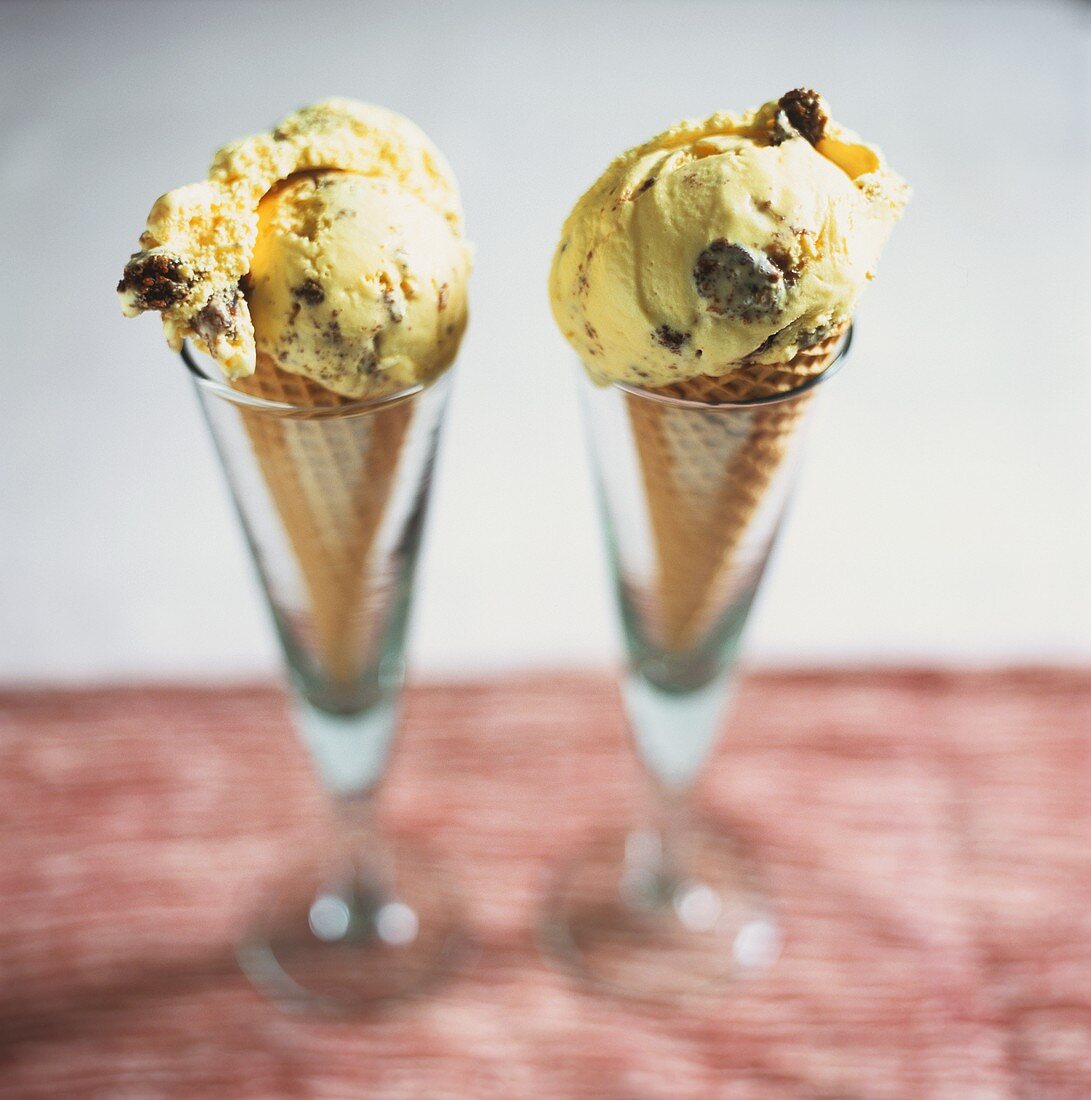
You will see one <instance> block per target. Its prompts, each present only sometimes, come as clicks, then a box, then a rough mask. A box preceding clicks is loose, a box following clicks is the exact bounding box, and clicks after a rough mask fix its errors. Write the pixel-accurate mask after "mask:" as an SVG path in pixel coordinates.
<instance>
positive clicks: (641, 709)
mask: <svg viewBox="0 0 1091 1100" xmlns="http://www.w3.org/2000/svg"><path fill="white" fill-rule="evenodd" d="M850 340H851V331H850V332H849V333H848V334H847V336H846V338H845V339H844V341H843V342H842V343H841V344H840V346H839V347H837V348H836V349H835V351H834V352H833V353H831V355H830V358H829V360H828V361H827V362H826V363H825V365H824V369H822V370H821V373H817V374H814V375H813V376H811V377H810V378H808V379H807V380H805V381H803V382H801V384H800V385H799V386H798V387H797V388H795V389H793V390H791V391H790V392H786V393H780V394H776V395H772V396H766V397H761V398H757V399H753V400H747V401H734V402H723V403H711V404H710V403H708V399H707V398H703V397H676V396H667V395H665V394H664V393H662V392H655V391H651V390H643V389H640V388H638V387H635V386H628V385H623V384H615V385H611V386H605V387H600V386H596V385H594V384H593V383H592V382H590V380H589V379H588V378H587V377H586V374H585V372H584V371H582V370H581V371H580V374H581V377H582V378H583V382H582V385H581V394H582V398H583V406H584V412H585V421H586V425H587V432H588V438H589V444H590V451H591V457H592V466H593V469H594V474H595V478H596V482H597V490H598V499H599V503H600V510H601V517H602V524H603V528H604V532H605V535H606V546H607V553H608V558H609V563H610V566H611V575H612V577H613V581H614V591H615V595H616V598H617V604H618V608H619V611H620V619H621V625H622V631H623V636H624V643H625V655H626V662H625V672H624V677H623V681H622V696H623V699H624V704H625V709H626V713H627V717H628V723H629V727H630V730H631V733H632V737H633V741H634V744H635V748H636V751H637V755H638V757H639V759H640V761H641V763H642V765H643V771H644V773H645V775H646V778H647V787H648V798H647V807H646V813H645V815H644V818H643V820H641V821H639V822H637V823H636V824H634V825H633V826H632V827H631V828H628V829H625V830H620V831H618V832H615V833H606V834H603V835H602V836H600V837H598V838H595V839H594V840H593V841H592V842H591V843H589V845H588V847H587V849H586V850H585V851H584V852H582V853H581V854H580V856H579V857H578V858H577V859H575V860H574V861H572V862H571V863H569V864H568V865H566V866H563V867H562V868H561V869H560V870H559V872H558V874H557V876H556V878H555V881H554V883H553V888H552V891H551V893H550V896H549V898H548V900H547V903H546V908H545V910H544V913H543V917H542V922H541V937H542V941H543V946H544V948H545V949H546V951H547V952H548V953H549V954H550V955H551V956H552V957H554V958H555V959H558V960H560V961H561V962H562V963H563V964H564V965H566V966H567V967H569V968H571V969H572V970H574V971H575V972H576V973H577V974H579V975H580V976H581V977H583V978H584V979H586V980H588V981H590V982H593V983H595V984H597V985H599V986H601V987H604V988H607V989H610V990H612V991H614V992H619V993H625V994H632V995H635V996H645V997H652V998H662V997H669V998H678V997H685V996H687V995H703V994H707V993H710V992H715V991H716V990H718V989H720V988H721V987H722V985H723V983H724V982H725V981H726V980H729V979H730V978H732V977H733V976H736V975H739V974H741V973H745V972H747V971H752V970H754V969H760V968H761V967H764V966H766V965H768V964H769V963H771V962H772V961H773V960H774V959H775V958H776V955H777V953H778V951H779V943H780V937H779V932H778V929H777V926H776V923H775V920H774V916H773V911H772V907H771V905H770V903H769V901H768V900H767V897H766V893H765V891H764V889H763V887H762V883H761V875H760V872H759V869H758V868H757V867H756V865H755V864H754V862H753V860H751V859H750V858H749V857H748V856H747V855H746V853H745V852H744V851H743V847H742V845H741V843H740V842H739V841H738V839H737V838H735V837H734V836H733V835H732V834H731V833H730V831H729V830H726V829H723V828H719V827H716V826H715V825H713V824H711V823H709V822H699V821H697V820H696V818H695V816H694V814H693V813H692V811H691V805H690V803H691V799H690V792H691V790H692V787H693V784H694V780H695V779H696V777H697V775H698V773H699V771H700V769H701V766H702V765H703V763H704V762H705V760H706V759H707V758H708V756H709V754H710V752H711V750H712V748H713V746H714V745H715V743H716V740H717V737H718V734H719V732H720V729H721V726H722V725H723V722H724V719H725V717H726V715H727V712H728V709H729V704H730V701H731V697H732V693H733V690H734V686H735V668H736V662H737V658H738V654H739V647H740V641H741V638H742V634H743V628H744V627H745V625H746V620H747V616H748V614H749V612H750V608H751V605H752V603H753V601H754V597H755V595H756V593H757V591H758V587H759V585H760V583H761V578H762V574H763V572H764V569H765V565H766V562H767V561H768V558H769V554H770V551H771V550H772V547H773V544H774V541H775V539H776V535H777V532H778V529H779V526H780V523H781V519H782V516H783V514H784V508H785V504H786V502H787V500H788V497H789V494H790V491H791V487H792V484H793V479H794V475H795V471H796V468H797V463H798V458H799V447H800V443H801V440H802V435H803V428H804V425H805V422H806V419H807V414H808V412H809V410H810V407H811V404H812V399H813V397H814V396H815V394H816V391H817V390H818V388H819V387H820V386H821V385H822V384H823V383H824V382H825V381H826V380H827V379H829V378H830V377H832V375H833V374H834V373H835V372H836V370H837V369H838V367H839V366H840V364H841V362H842V360H843V358H844V355H845V353H846V351H847V350H848V345H849V342H850Z"/></svg>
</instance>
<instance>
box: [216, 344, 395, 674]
mask: <svg viewBox="0 0 1091 1100" xmlns="http://www.w3.org/2000/svg"><path fill="white" fill-rule="evenodd" d="M232 386H233V387H234V388H235V389H237V390H240V391H241V392H243V393H246V394H249V395H250V396H252V397H259V398H262V399H264V400H266V401H277V402H282V403H286V404H290V405H294V406H297V407H300V408H314V409H323V408H329V407H341V406H345V405H350V404H353V403H354V401H353V399H350V398H345V397H341V396H339V395H338V394H335V393H332V392H331V391H329V390H327V389H325V388H323V387H322V386H319V385H318V384H317V383H315V382H312V381H311V380H310V379H308V378H305V377H303V376H301V375H297V374H290V373H288V372H287V371H283V370H281V369H280V368H279V367H277V366H276V365H275V364H274V363H273V362H272V360H270V359H269V358H268V357H266V356H264V355H260V354H259V356H258V365H257V371H256V372H255V373H254V374H253V375H251V376H250V377H248V378H244V379H241V380H236V381H233V382H232ZM240 414H241V416H242V418H243V422H244V424H245V426H246V430H247V433H248V434H249V436H250V443H251V446H252V447H253V450H254V454H255V456H256V457H257V460H258V464H259V466H260V467H261V472H262V476H263V477H264V479H265V483H266V485H267V486H268V489H269V493H270V496H271V497H272V500H273V503H274V505H275V507H276V510H277V512H278V514H279V516H280V519H281V522H282V524H283V527H284V531H285V533H286V535H287V538H288V542H289V544H290V546H291V549H292V552H293V554H294V555H295V558H296V562H297V564H298V566H299V572H300V576H301V579H302V582H303V586H304V589H305V593H304V594H305V598H306V603H307V611H308V613H309V614H308V616H307V618H308V619H309V623H305V624H303V627H304V629H305V630H307V631H308V632H309V633H310V635H311V636H310V637H309V638H308V639H307V642H308V643H309V645H310V647H311V648H313V650H314V651H315V652H316V653H317V654H318V657H319V660H320V662H321V670H320V671H321V673H322V675H323V676H324V677H325V678H326V679H327V680H328V681H329V682H330V683H332V684H335V685H347V684H349V683H351V681H352V680H353V679H354V678H355V677H356V676H358V675H359V673H360V672H361V671H362V666H363V664H364V663H365V661H366V660H367V655H368V654H369V653H370V651H371V650H372V648H373V647H372V645H371V641H372V640H373V639H372V634H374V633H377V632H378V631H380V630H381V628H382V624H381V623H376V622H374V621H373V620H374V615H373V614H369V612H370V611H372V608H370V606H369V604H370V603H371V594H372V592H373V591H374V587H375V586H374V579H375V578H374V572H375V564H374V560H373V558H374V550H375V547H376V541H377V537H378V534H379V531H380V528H381V525H382V522H383V518H384V516H385V514H386V511H387V506H388V504H389V502H390V498H391V495H392V492H393V489H394V483H395V477H396V475H397V470H398V463H399V458H400V456H401V452H402V448H403V445H404V443H405V439H406V434H407V429H408V427H409V422H410V418H411V416H412V403H411V402H408V401H395V402H391V403H390V404H389V405H379V406H377V407H376V408H374V409H373V410H372V411H370V412H362V413H360V414H357V415H352V416H345V417H337V416H322V417H315V418H313V419H308V418H307V417H306V416H305V415H303V416H298V415H293V416H281V415H276V414H271V413H270V412H268V411H265V410H262V409H256V408H247V407H246V406H241V407H240Z"/></svg>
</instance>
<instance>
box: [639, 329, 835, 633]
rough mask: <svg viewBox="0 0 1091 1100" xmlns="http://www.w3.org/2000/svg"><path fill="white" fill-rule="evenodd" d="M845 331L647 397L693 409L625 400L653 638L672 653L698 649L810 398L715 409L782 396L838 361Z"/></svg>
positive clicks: (655, 391)
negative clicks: (646, 552)
mask: <svg viewBox="0 0 1091 1100" xmlns="http://www.w3.org/2000/svg"><path fill="white" fill-rule="evenodd" d="M843 336H844V330H840V331H838V332H836V333H832V334H831V335H830V336H828V337H827V338H826V339H825V340H823V341H822V342H821V343H819V344H816V345H814V346H813V347H811V348H808V349H806V350H803V351H800V352H798V353H797V354H796V355H795V357H794V358H793V359H791V360H790V361H789V362H787V363H778V364H774V365H762V364H749V365H745V366H741V367H740V368H739V369H738V370H735V371H732V372H731V373H730V374H729V375H726V376H724V377H722V378H713V377H709V376H699V377H697V378H693V379H689V380H687V381H685V382H676V383H673V384H671V385H669V386H662V387H659V388H657V389H655V390H651V391H649V392H651V393H654V394H660V395H662V396H664V397H670V398H678V399H681V400H685V401H688V402H699V403H701V404H705V405H708V406H710V408H709V410H708V411H707V412H705V411H703V410H701V409H699V408H694V407H693V406H692V405H676V404H672V403H670V402H665V401H655V400H650V399H648V398H647V397H642V396H640V395H638V394H635V393H629V394H628V395H627V400H628V408H629V417H630V422H631V424H632V429H633V437H634V441H635V444H636V449H637V453H638V455H639V458H640V466H641V472H642V475H643V480H644V489H645V493H646V498H647V504H648V511H649V516H650V519H651V525H652V531H653V535H654V539H655V552H656V559H657V560H656V591H655V593H654V596H655V598H654V600H653V608H654V613H653V616H652V621H653V622H654V623H655V629H656V631H657V633H658V638H657V641H658V642H659V644H661V645H662V646H663V647H664V648H665V649H667V650H670V651H680V650H684V649H687V648H689V647H691V646H693V645H695V644H697V643H699V642H700V640H701V638H702V636H703V633H704V631H705V630H707V629H708V627H709V625H710V624H711V622H712V621H713V620H714V618H715V614H716V610H717V608H718V607H719V604H720V602H721V600H720V597H721V594H722V592H723V590H724V588H725V587H726V586H727V585H729V584H730V583H731V582H732V580H733V578H734V575H735V572H736V569H737V564H736V561H735V559H736V552H737V550H738V548H739V546H740V544H741V543H742V541H743V539H744V538H745V536H746V533H747V529H748V526H749V525H750V523H751V521H752V519H753V517H754V515H755V513H756V512H757V510H758V507H759V505H760V504H761V502H762V500H763V498H764V495H765V492H766V490H767V489H768V487H769V485H770V483H771V482H772V480H773V478H774V476H775V475H776V473H777V470H778V469H779V468H780V465H781V463H782V462H783V460H784V458H785V456H786V454H787V452H788V448H789V444H790V443H791V440H792V436H793V434H794V432H795V431H796V429H797V428H798V427H799V425H800V423H801V421H802V418H803V414H804V412H805V411H806V407H807V404H808V403H809V400H810V395H809V394H803V395H801V396H800V397H798V398H796V399H794V400H792V401H785V402H779V403H774V404H770V405H767V406H761V405H758V406H756V407H754V408H753V410H752V412H751V413H750V415H749V416H747V417H744V418H732V417H728V416H724V415H723V414H722V413H718V412H716V411H715V408H714V407H715V406H717V405H723V404H725V403H726V404H734V403H739V402H749V401H754V400H758V399H760V398H764V397H770V396H773V395H776V394H785V393H789V392H790V391H792V390H794V389H797V388H798V387H800V386H801V385H803V384H804V383H805V382H806V381H807V379H808V378H811V377H814V376H815V375H818V374H821V373H822V372H823V371H824V370H826V368H827V367H828V366H829V365H830V364H831V363H832V362H833V361H834V360H835V359H836V358H837V355H838V353H839V351H840V348H841V343H842V338H843Z"/></svg>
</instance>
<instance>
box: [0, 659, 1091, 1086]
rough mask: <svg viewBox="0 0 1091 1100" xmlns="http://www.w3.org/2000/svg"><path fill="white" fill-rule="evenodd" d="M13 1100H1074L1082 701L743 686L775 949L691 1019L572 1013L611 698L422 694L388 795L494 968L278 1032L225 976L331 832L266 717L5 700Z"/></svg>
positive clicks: (815, 676) (225, 695)
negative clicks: (553, 944) (559, 967)
mask: <svg viewBox="0 0 1091 1100" xmlns="http://www.w3.org/2000/svg"><path fill="white" fill-rule="evenodd" d="M0 758H2V759H0V829H2V832H0V836H2V852H0V855H2V860H0V1095H3V1096H5V1097H47V1096H48V1097H84V1096H91V1097H126V1098H130V1097H141V1098H143V1097H187V1098H188V1097H202V1098H208V1097H231V1098H232V1100H239V1098H244V1097H254V1098H259V1097H260V1098H263V1100H274V1098H279V1097H297V1096H298V1097H304V1096H307V1097H344V1096H366V1097H375V1098H388V1097H389V1098H395V1097H397V1098H401V1097H406V1098H409V1097H413V1098H415V1097H422V1098H429V1100H442V1098H446V1097H488V1098H491V1097H498V1098H499V1097H504V1098H507V1097H609V1098H618V1100H622V1098H624V1100H629V1098H634V1100H636V1098H640V1100H644V1098H647V1100H652V1098H656V1100H658V1098H661V1097H662V1098H667V1097H670V1098H680V1100H688V1098H691V1097H692V1098H698V1097H700V1098H713V1100H718V1098H722V1100H767V1098H781V1097H784V1098H797V1097H799V1098H827V1100H833V1098H838V1100H841V1098H861V1100H885V1098H892V1100H893V1098H899V1100H900V1098H903V1097H904V1098H906V1100H910V1098H913V1100H931V1098H936V1100H939V1098H944V1100H947V1098H949V1100H993V1098H997V1100H1000V1098H1003V1100H1008V1098H1021V1100H1022V1098H1032V1100H1086V1098H1088V1097H1091V763H1089V761H1091V674H1089V673H1084V672H1080V673H1076V672H1063V671H1023V672H1019V671H1016V672H1005V673H989V674H984V673H966V674H962V673H943V672H905V673H898V672H872V673H867V672H836V671H833V672H823V673H806V674H766V675H758V676H755V677H752V678H751V679H750V680H749V681H748V682H747V685H746V687H745V689H744V692H743V695H742V699H741V702H740V706H739V710H738V712H737V715H736V719H735V721H734V723H733V726H732V729H731V731H730V733H729V735H728V736H727V737H726V738H725V739H724V742H723V745H722V749H721V751H720V753H719V754H718V756H717V758H716V760H715V761H714V763H713V766H712V767H711V768H710V769H709V772H708V774H707V777H706V780H705V782H704V783H703V785H702V789H701V801H702V802H703V804H704V806H705V808H706V809H707V810H708V811H709V812H710V813H712V814H721V815H728V816H730V818H731V819H732V820H733V821H734V822H735V824H736V825H737V826H738V827H739V828H740V829H741V830H742V831H743V832H744V833H745V834H746V836H747V837H748V838H749V839H750V840H751V841H752V842H753V845H754V847H755V848H756V850H757V852H758V854H759V856H760V857H761V858H762V859H763V860H764V861H765V862H766V864H767V865H768V867H769V868H770V873H771V882H772V887H773V890H774V892H775V894H776V897H777V899H778V901H779V904H780V908H781V912H782V915H783V919H784V924H785V926H786V933H787V948H786V951H785V954H784V957H783V958H782V960H781V961H780V962H779V963H778V964H777V966H776V967H775V968H774V969H773V970H772V972H771V973H769V974H768V975H767V976H765V977H762V978H761V979H759V980H757V981H753V982H749V983H746V984H742V985H738V986H736V987H734V988H733V989H731V990H730V991H729V992H728V993H727V994H726V995H725V996H724V998H723V1000H722V1003H719V1004H717V1005H713V1006H710V1007H709V1008H708V1009H707V1010H705V1011H700V1012H697V1011H680V1010H677V1009H672V1008H670V1007H658V1008H656V1007H651V1006H639V1005H633V1004H622V1003H618V1002H616V1001H612V1000H610V999H608V998H605V997H601V996H596V995H591V994H588V993H585V992H581V991H580V990H579V989H576V988H574V987H573V986H572V985H571V984H570V983H569V981H568V980H567V979H566V978H565V977H564V976H562V975H560V974H557V973H554V972H553V971H551V970H550V969H548V968H547V967H546V966H544V965H543V964H542V963H541V962H540V961H539V959H538V957H537V956H536V954H535V952H534V949H533V946H532V942H531V936H530V933H529V927H530V923H531V920H532V914H533V913H534V910H535V906H536V904H537V902H538V900H539V896H540V891H541V886H542V883H543V878H544V873H545V870H546V868H547V867H548V865H549V862H550V860H551V859H553V858H555V857H558V856H560V855H562V854H563V853H564V852H565V851H566V850H567V849H569V848H570V847H571V846H572V845H575V844H577V843H578V841H579V839H580V837H581V835H582V834H583V833H584V832H585V830H588V829H591V828H593V827H594V826H596V825H597V824H602V823H605V822H608V821H611V820H619V819H620V818H621V816H622V815H623V814H625V813H626V812H627V811H628V809H629V808H630V807H631V800H632V794H633V789H634V774H635V773H634V767H633V764H632V762H631V759H630V757H629V754H628V750H627V748H626V746H625V742H624V739H623V734H622V726H621V720H620V717H619V713H618V709H617V703H616V695H615V692H614V690H613V688H612V687H611V686H610V684H609V682H608V681H607V680H606V679H605V678H601V677H600V678H589V677H586V678H581V677H572V676H569V675H554V676H548V675H539V676H534V677H523V678H518V679H507V680H499V681H495V682H490V683H475V684H466V683H458V684H443V685H440V684H435V685H428V686H424V687H420V688H418V689H416V690H415V691H413V692H412V693H411V695H410V698H409V705H408V714H407V720H406V725H405V730H404V735H403V736H402V739H401V741H400V744H399V746H398V751H397V757H396V760H395V762H394V764H393V767H392V769H391V773H390V780H389V785H388V787H387V789H386V791H385V792H384V806H385V812H386V814H387V816H388V818H389V819H390V820H391V822H392V823H394V824H396V825H397V826H398V827H400V828H404V829H409V830H415V829H419V830H422V831H425V832H427V833H428V834H429V835H430V836H431V837H432V838H433V839H434V841H435V842H436V844H437V845H438V846H439V847H441V848H443V849H445V850H446V851H447V852H448V853H449V854H450V855H451V856H452V857H453V858H454V859H455V860H456V862H457V865H458V866H459V868H460V870H461V874H462V878H463V882H464V885H465V888H466V891H467V893H468V895H469V897H470V900H471V911H472V916H473V919H474V922H475V925H476V928H477V931H478V934H479V936H480V938H481V940H482V941H483V944H484V950H483V952H482V954H481V957H480V959H479V961H478V962H477V963H476V964H475V965H474V967H473V969H471V970H470V971H469V972H468V973H467V974H465V975H464V976H463V977H461V978H460V979H458V980H457V981H455V982H454V983H452V984H450V985H448V986H447V987H446V988H445V989H444V990H443V991H442V992H441V993H440V994H439V995H437V996H436V997H434V998H432V999H430V1000H426V1001H423V1002H420V1003H416V1004H412V1005H409V1006H407V1007H403V1008H402V1009H400V1010H397V1011H394V1012H391V1013H388V1014H386V1015H383V1016H380V1017H378V1018H376V1019H372V1020H369V1021H366V1022H362V1023H360V1022H357V1023H331V1022H316V1021H309V1020H304V1019H299V1018H293V1017H289V1016H285V1015H283V1014H282V1013H281V1012H280V1011H278V1010H277V1009H276V1008H274V1007H272V1006H271V1005H269V1004H266V1003H265V1002H263V1001H261V1000H260V999H259V998H258V997H257V996H256V995H255V994H254V993H253V992H251V990H250V989H249V987H248V986H247V984H246V983H245V981H244V980H243V979H242V978H241V977H240V976H239V975H238V974H237V972H236V970H235V968H234V965H233V963H232V959H231V955H230V950H229V944H230V940H231V936H232V935H233V933H234V930H235V929H236V928H237V927H238V923H239V920H240V917H241V915H242V914H243V913H244V912H245V911H246V909H247V906H248V903H249V901H250V899H251V898H252V897H253V893H254V890H255V887H256V886H257V885H258V884H259V883H260V882H261V881H262V880H264V879H265V878H266V877H267V876H269V875H270V874H271V873H272V872H273V871H274V870H275V869H276V868H277V867H278V866H279V865H281V864H282V863H283V862H284V861H285V859H286V858H287V857H288V855H289V854H290V852H291V850H292V849H293V847H296V846H297V845H298V844H300V843H302V842H303V841H304V839H305V838H306V837H307V836H310V835H312V834H313V830H314V828H315V826H316V822H317V821H318V820H319V816H320V812H321V805H322V803H321V799H320V796H319V793H318V791H317V789H316V786H315V783H314V781H313V780H312V778H311V774H310V772H309V770H308V767H307V763H306V761H305V759H304V757H303V754H302V752H301V750H300V749H299V748H298V747H297V746H296V743H295V741H294V739H293V736H292V734H291V732H290V729H289V725H288V720H287V716H286V712H285V709H284V706H283V703H282V701H281V700H280V698H279V697H278V696H277V695H276V694H275V693H274V692H272V691H270V690H268V689H264V688H240V689H231V690H201V691H196V690H183V689H173V688H155V689H151V688H141V689H133V690H129V689H117V690H80V691H68V692H57V691H38V692H8V693H6V694H3V695H0Z"/></svg>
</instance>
